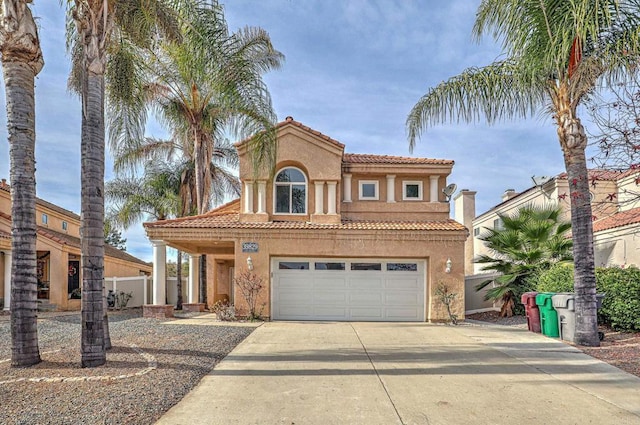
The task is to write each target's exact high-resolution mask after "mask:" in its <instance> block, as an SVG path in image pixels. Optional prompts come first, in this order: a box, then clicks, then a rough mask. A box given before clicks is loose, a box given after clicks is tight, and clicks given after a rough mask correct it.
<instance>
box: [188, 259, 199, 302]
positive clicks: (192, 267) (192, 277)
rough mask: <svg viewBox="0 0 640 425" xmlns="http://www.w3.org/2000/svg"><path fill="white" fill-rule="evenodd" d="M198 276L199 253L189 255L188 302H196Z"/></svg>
mask: <svg viewBox="0 0 640 425" xmlns="http://www.w3.org/2000/svg"><path fill="white" fill-rule="evenodd" d="M199 277H200V254H190V255H189V296H188V297H187V299H188V300H189V303H197V302H198V287H199V286H200V285H198V279H199Z"/></svg>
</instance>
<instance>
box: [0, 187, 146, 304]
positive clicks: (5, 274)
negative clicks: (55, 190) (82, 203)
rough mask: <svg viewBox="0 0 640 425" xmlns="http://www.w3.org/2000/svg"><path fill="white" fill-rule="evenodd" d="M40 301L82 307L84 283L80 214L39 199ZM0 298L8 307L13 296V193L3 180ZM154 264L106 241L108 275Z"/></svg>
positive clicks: (130, 273)
mask: <svg viewBox="0 0 640 425" xmlns="http://www.w3.org/2000/svg"><path fill="white" fill-rule="evenodd" d="M36 223H37V225H38V230H37V242H36V249H37V258H38V260H37V261H38V263H37V275H38V301H39V303H40V304H43V305H46V306H47V308H53V309H59V310H79V309H80V299H78V298H79V297H78V296H77V294H78V292H79V288H80V285H81V282H82V271H81V265H80V216H78V215H77V214H74V213H72V212H71V211H68V210H65V209H64V208H60V207H58V206H57V205H54V204H51V203H49V202H47V201H44V200H42V199H39V198H37V199H36ZM0 252H1V257H2V258H0V297H1V298H3V305H4V309H5V310H8V309H9V306H10V298H11V285H10V281H11V257H12V256H11V194H10V187H9V185H8V184H7V182H6V180H4V179H3V180H2V181H1V182H0ZM151 270H152V269H151V265H150V264H149V263H146V262H144V261H142V260H139V259H137V258H136V257H134V256H132V255H130V254H127V253H126V252H124V251H121V250H119V249H116V248H114V247H112V246H110V245H106V244H105V259H104V275H105V276H109V277H111V276H115V277H127V276H138V275H140V274H150V273H151Z"/></svg>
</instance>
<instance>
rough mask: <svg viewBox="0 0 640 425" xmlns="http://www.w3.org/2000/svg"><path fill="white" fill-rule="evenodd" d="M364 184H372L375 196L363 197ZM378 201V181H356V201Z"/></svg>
mask: <svg viewBox="0 0 640 425" xmlns="http://www.w3.org/2000/svg"><path fill="white" fill-rule="evenodd" d="M365 184H373V185H374V186H375V196H372V197H369V196H364V194H363V190H362V188H363V186H364V185H365ZM379 199H380V181H379V180H358V200H359V201H378V200H379Z"/></svg>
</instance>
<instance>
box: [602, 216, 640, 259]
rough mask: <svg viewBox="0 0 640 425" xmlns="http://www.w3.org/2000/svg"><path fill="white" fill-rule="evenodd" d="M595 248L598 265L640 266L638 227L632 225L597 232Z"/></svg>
mask: <svg viewBox="0 0 640 425" xmlns="http://www.w3.org/2000/svg"><path fill="white" fill-rule="evenodd" d="M593 250H594V256H595V264H596V267H611V266H619V267H620V266H622V267H628V266H636V267H640V249H638V228H637V227H635V226H634V225H630V226H624V227H618V228H615V229H610V230H605V231H602V232H598V233H595V234H594V235H593Z"/></svg>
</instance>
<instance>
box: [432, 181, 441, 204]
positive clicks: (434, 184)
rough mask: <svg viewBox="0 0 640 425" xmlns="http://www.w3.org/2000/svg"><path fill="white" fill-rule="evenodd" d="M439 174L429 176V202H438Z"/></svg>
mask: <svg viewBox="0 0 640 425" xmlns="http://www.w3.org/2000/svg"><path fill="white" fill-rule="evenodd" d="M439 178H440V176H429V184H430V186H429V202H438V179H439Z"/></svg>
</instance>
